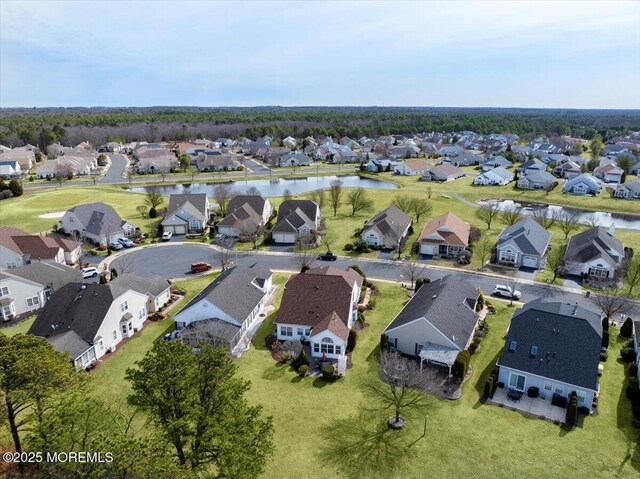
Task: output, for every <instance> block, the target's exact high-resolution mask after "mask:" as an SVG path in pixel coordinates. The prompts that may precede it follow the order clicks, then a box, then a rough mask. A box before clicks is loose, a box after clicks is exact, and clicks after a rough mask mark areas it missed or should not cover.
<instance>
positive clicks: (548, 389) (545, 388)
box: [544, 383, 553, 392]
mask: <svg viewBox="0 0 640 479" xmlns="http://www.w3.org/2000/svg"><path fill="white" fill-rule="evenodd" d="M544 390H545V391H548V392H551V391H553V386H552V385H551V383H544Z"/></svg>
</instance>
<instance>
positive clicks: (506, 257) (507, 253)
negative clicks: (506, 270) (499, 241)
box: [501, 249, 516, 263]
mask: <svg viewBox="0 0 640 479" xmlns="http://www.w3.org/2000/svg"><path fill="white" fill-rule="evenodd" d="M501 256H502V261H506V262H507V263H515V262H516V253H515V252H514V251H511V250H510V249H507V250H504V251H503V252H502V253H501Z"/></svg>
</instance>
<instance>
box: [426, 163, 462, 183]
mask: <svg viewBox="0 0 640 479" xmlns="http://www.w3.org/2000/svg"><path fill="white" fill-rule="evenodd" d="M463 176H464V171H462V170H461V169H460V168H458V167H457V166H453V165H449V164H446V163H442V164H440V165H436V166H430V167H429V168H428V169H427V170H426V171H425V172H424V173H423V175H422V181H453V180H456V179H458V178H462V177H463Z"/></svg>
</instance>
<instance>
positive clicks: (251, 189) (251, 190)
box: [245, 186, 262, 196]
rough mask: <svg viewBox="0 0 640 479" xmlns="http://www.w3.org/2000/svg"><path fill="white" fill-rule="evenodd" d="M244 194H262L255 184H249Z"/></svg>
mask: <svg viewBox="0 0 640 479" xmlns="http://www.w3.org/2000/svg"><path fill="white" fill-rule="evenodd" d="M245 194H246V195H249V196H262V193H260V190H259V189H258V188H256V187H255V186H250V187H249V188H247V191H246V193H245Z"/></svg>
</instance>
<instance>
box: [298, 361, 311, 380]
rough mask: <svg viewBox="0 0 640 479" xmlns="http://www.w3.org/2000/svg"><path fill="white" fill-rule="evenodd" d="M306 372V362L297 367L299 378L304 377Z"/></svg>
mask: <svg viewBox="0 0 640 479" xmlns="http://www.w3.org/2000/svg"><path fill="white" fill-rule="evenodd" d="M308 372H309V366H307V365H306V364H303V365H301V366H300V367H299V368H298V375H299V376H300V377H301V378H303V377H305V376H306V375H307V373H308Z"/></svg>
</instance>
